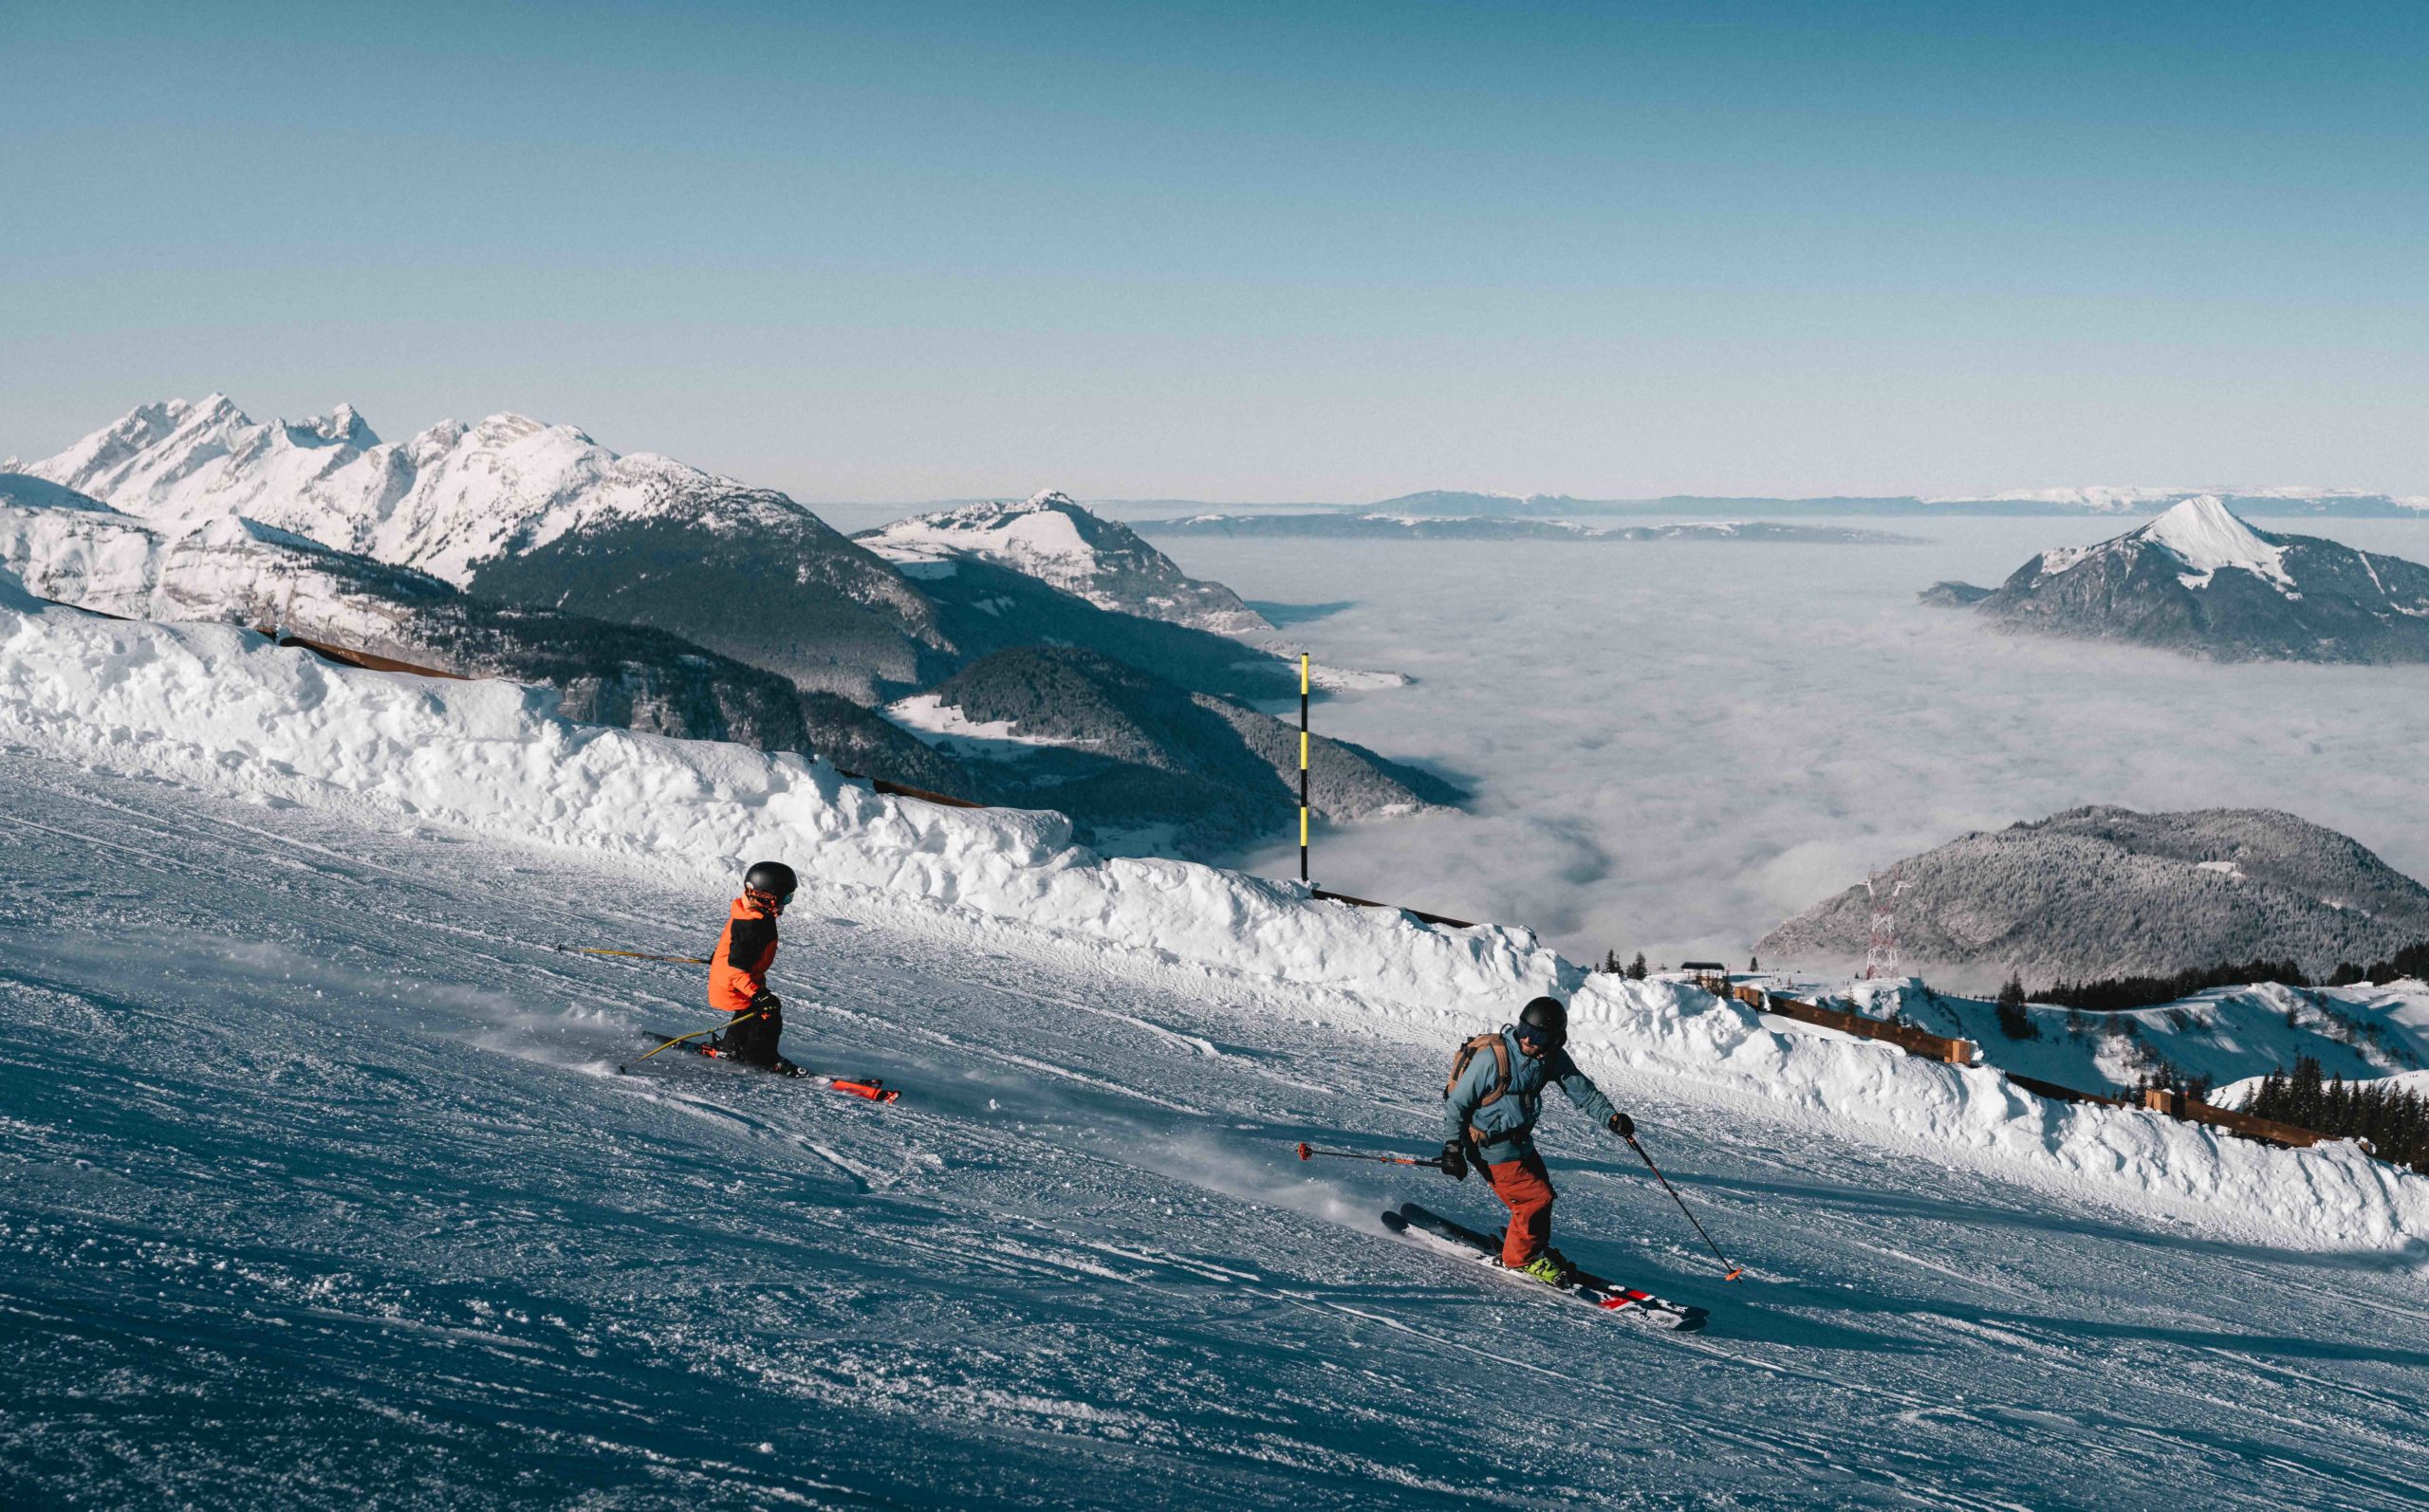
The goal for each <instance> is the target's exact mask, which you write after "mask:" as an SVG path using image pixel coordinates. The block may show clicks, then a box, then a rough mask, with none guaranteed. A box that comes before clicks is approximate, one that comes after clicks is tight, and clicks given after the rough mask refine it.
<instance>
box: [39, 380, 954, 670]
mask: <svg viewBox="0 0 2429 1512" xmlns="http://www.w3.org/2000/svg"><path fill="white" fill-rule="evenodd" d="M26 471H27V472H28V473H30V474H32V475H34V476H36V477H40V478H45V479H47V480H49V481H52V482H55V483H59V484H63V485H65V486H66V487H68V488H70V489H76V490H78V491H80V492H83V493H86V494H89V495H91V496H92V497H94V498H97V499H99V500H101V501H102V502H103V503H105V504H108V505H110V506H111V507H114V508H117V509H120V510H121V511H123V512H125V513H127V514H131V515H135V516H137V517H139V518H140V519H142V520H144V521H147V522H149V523H152V524H155V525H158V526H161V527H162V528H164V529H167V530H170V531H172V532H182V531H183V530H185V529H187V528H189V527H191V526H194V525H195V524H197V523H199V522H201V521H204V520H207V519H212V518H215V517H222V516H227V515H242V516H244V517H246V518H248V519H251V520H255V521H258V522H260V523H262V524H264V525H268V526H273V527H276V528H278V529H282V530H287V531H290V532H292V533H293V534H296V535H299V536H303V537H306V538H307V539H309V540H312V541H317V542H319V543H320V544H323V545H325V546H329V547H331V548H333V549H336V550H340V551H347V552H354V553H357V554H359V555H362V556H366V557H370V558H372V559H374V560H376V561H380V562H388V563H391V564H393V565H397V566H404V567H413V568H417V569H418V570H420V571H423V572H428V573H430V574H433V575H434V576H436V577H438V578H442V579H444V580H446V581H449V582H452V583H454V584H455V585H456V586H458V587H462V588H469V589H471V590H472V591H473V592H474V593H476V594H479V595H481V596H483V597H487V598H491V599H499V600H501V601H506V602H513V603H523V604H529V605H534V606H538V607H547V608H557V609H566V610H571V611H573V612H576V613H580V614H586V615H590V616H592V617H594V618H601V619H607V620H613V621H617V622H621V623H627V624H641V625H649V626H653V627H655V628H658V629H661V630H666V631H670V632H672V633H674V634H676V635H679V636H685V637H686V638H688V639H693V640H696V641H699V642H700V643H702V644H704V645H707V646H710V647H712V648H713V649H715V650H718V651H721V652H724V653H726V654H727V655H732V656H733V657H734V658H735V659H737V660H740V661H744V662H747V663H750V664H751V665H753V666H759V667H764V668H766V669H767V670H769V671H771V672H775V673H780V674H782V675H785V676H788V677H790V678H792V680H793V681H795V682H796V683H798V684H800V685H801V686H802V687H804V688H809V689H823V690H828V691H841V692H845V693H849V694H853V695H855V696H858V697H861V698H862V699H866V698H868V697H870V696H873V695H874V693H875V691H876V690H877V689H878V688H879V687H880V686H881V685H892V686H896V687H907V686H909V685H911V684H914V683H916V682H918V680H919V679H920V677H921V675H922V673H923V669H924V668H926V667H927V665H928V664H929V663H931V662H933V661H934V660H935V658H936V655H937V654H938V652H939V651H940V649H941V643H940V640H939V637H938V636H937V634H936V628H935V625H934V623H933V617H932V615H931V612H930V609H929V606H928V604H927V602H926V600H925V599H923V598H922V597H921V596H920V595H919V594H918V592H917V591H916V590H915V589H913V588H912V587H911V586H910V585H909V584H908V583H906V582H904V581H902V579H901V578H900V576H899V574H897V573H895V572H893V571H892V570H891V569H889V568H888V567H887V566H886V565H885V564H884V563H883V562H879V561H878V560H877V559H876V558H874V557H872V556H870V555H869V554H868V553H866V552H864V551H862V550H861V549H860V548H859V547H857V546H854V545H852V544H851V543H849V542H848V541H846V540H844V537H843V536H841V535H840V534H838V533H837V532H836V531H834V530H832V529H830V528H828V526H826V525H825V522H824V521H821V520H820V519H819V518H818V517H817V516H816V515H815V514H813V513H811V512H810V511H809V510H808V509H807V508H805V507H802V506H801V505H798V504H796V503H794V502H793V501H792V500H790V499H788V498H787V497H785V495H783V494H781V493H778V492H776V491H775V490H773V489H754V488H750V487H747V486H745V485H743V484H740V483H736V482H734V481H733V480H732V479H731V478H721V477H717V476H715V475H714V474H711V473H707V472H703V471H701V470H699V469H697V468H693V467H688V466H685V465H684V464H682V463H680V462H676V461H674V460H672V459H670V458H667V457H662V456H656V455H651V454H648V453H640V452H636V453H632V454H628V455H620V454H618V453H617V452H611V451H609V450H608V449H607V448H605V447H603V446H601V445H600V444H599V443H598V442H596V441H594V440H592V439H591V438H590V437H589V436H587V435H585V434H584V433H582V432H580V431H578V430H575V429H574V428H573V427H571V426H566V425H544V424H542V423H540V422H539V421H536V420H531V419H528V418H525V417H524V416H522V415H491V416H490V417H489V418H488V419H486V420H483V421H481V422H479V423H478V424H476V425H467V424H465V423H463V422H461V421H457V420H447V421H442V422H441V423H439V424H437V425H434V426H432V427H430V428H429V429H428V430H425V431H423V432H421V433H419V434H417V435H416V436H414V437H413V438H412V439H411V440H408V441H403V442H383V441H381V440H380V439H379V437H378V436H377V435H376V434H374V433H373V432H372V430H371V428H370V427H369V426H368V425H367V424H365V423H364V421H363V420H362V416H360V415H357V414H355V413H354V411H353V410H352V409H351V408H349V407H346V406H340V407H339V408H338V409H337V410H336V411H335V412H333V413H332V414H330V415H325V416H319V417H315V418H312V419H308V420H304V421H301V422H289V421H285V420H274V421H270V422H268V423H256V422H254V421H253V420H251V419H250V418H248V417H247V416H246V415H244V414H243V413H242V412H241V411H239V410H238V409H237V408H236V406H235V405H234V404H232V403H231V402H230V401H229V399H228V398H227V397H226V396H224V395H216V394H214V395H213V396H210V397H209V398H206V399H204V400H202V401H201V402H199V403H188V402H186V401H184V400H177V399H172V400H167V401H164V402H161V403H157V404H147V405H144V406H142V407H140V408H139V409H136V410H134V411H132V412H130V413H129V414H127V415H124V416H123V417H121V419H120V420H118V421H117V422H116V423H115V424H112V425H110V426H107V427H104V428H103V429H102V430H100V431H96V432H95V433H92V434H91V435H88V436H86V437H84V438H83V440H82V441H79V442H77V443H76V444H75V445H74V446H71V447H69V448H68V449H67V450H66V451H65V452H60V453H59V454H58V455H57V456H53V457H50V458H47V459H46V460H44V461H41V462H37V463H34V464H32V465H31V466H29V467H28V468H27V469H26Z"/></svg>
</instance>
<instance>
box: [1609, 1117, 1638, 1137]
mask: <svg viewBox="0 0 2429 1512" xmlns="http://www.w3.org/2000/svg"><path fill="white" fill-rule="evenodd" d="M1611 1133H1613V1134H1618V1135H1619V1136H1620V1137H1621V1138H1622V1139H1633V1138H1635V1137H1636V1120H1635V1119H1634V1118H1631V1117H1629V1116H1627V1115H1626V1114H1624V1113H1615V1114H1613V1115H1611Z"/></svg>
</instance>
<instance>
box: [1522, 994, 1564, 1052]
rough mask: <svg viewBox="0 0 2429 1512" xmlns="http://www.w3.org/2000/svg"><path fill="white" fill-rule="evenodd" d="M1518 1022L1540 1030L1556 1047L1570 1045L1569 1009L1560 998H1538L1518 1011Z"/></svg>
mask: <svg viewBox="0 0 2429 1512" xmlns="http://www.w3.org/2000/svg"><path fill="white" fill-rule="evenodd" d="M1518 1022H1519V1023H1522V1024H1524V1025H1526V1026H1527V1027H1528V1028H1530V1029H1540V1030H1542V1031H1543V1035H1544V1038H1545V1039H1547V1040H1549V1041H1550V1042H1552V1043H1553V1044H1555V1045H1563V1044H1567V1043H1568V1009H1567V1008H1565V1007H1563V1006H1561V1001H1560V999H1558V998H1537V999H1535V1000H1534V1001H1533V1002H1532V1003H1530V1004H1528V1005H1526V1006H1525V1007H1523V1008H1520V1009H1519V1010H1518Z"/></svg>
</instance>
